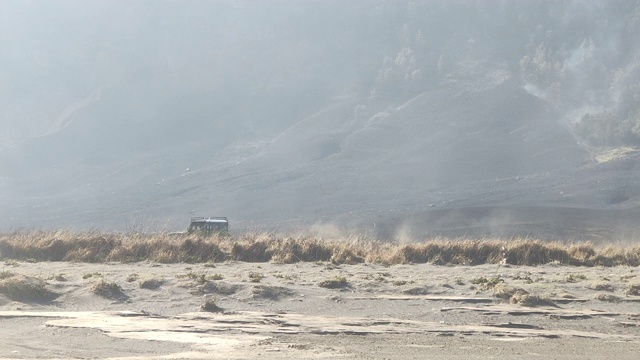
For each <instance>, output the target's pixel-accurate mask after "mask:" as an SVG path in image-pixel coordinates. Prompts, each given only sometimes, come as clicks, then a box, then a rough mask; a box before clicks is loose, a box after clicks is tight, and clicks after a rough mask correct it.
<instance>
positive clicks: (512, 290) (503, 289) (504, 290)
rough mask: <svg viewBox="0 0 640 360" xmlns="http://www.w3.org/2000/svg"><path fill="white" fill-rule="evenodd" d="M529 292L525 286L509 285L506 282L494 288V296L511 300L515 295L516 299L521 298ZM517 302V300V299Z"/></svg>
mask: <svg viewBox="0 0 640 360" xmlns="http://www.w3.org/2000/svg"><path fill="white" fill-rule="evenodd" d="M528 294H529V292H528V291H526V290H525V289H523V288H519V287H515V286H509V285H505V284H498V285H496V286H495V287H494V288H493V296H495V297H497V298H500V299H504V300H509V301H511V299H512V298H514V296H516V298H515V299H516V300H518V299H520V298H521V297H522V296H523V295H528ZM516 302H517V301H516Z"/></svg>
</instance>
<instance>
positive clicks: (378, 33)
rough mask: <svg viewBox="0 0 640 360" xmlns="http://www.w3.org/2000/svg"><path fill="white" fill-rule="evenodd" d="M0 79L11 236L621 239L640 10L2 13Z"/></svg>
mask: <svg viewBox="0 0 640 360" xmlns="http://www.w3.org/2000/svg"><path fill="white" fill-rule="evenodd" d="M0 79H1V81H0V127H1V129H2V131H1V132H0V199H2V200H1V202H2V206H0V229H1V230H3V231H6V230H10V229H19V228H51V227H65V228H66V227H73V228H80V229H86V228H101V229H116V230H124V229H127V228H130V227H131V226H138V227H141V228H144V229H145V230H148V229H151V230H156V229H176V228H180V227H182V226H183V225H184V223H185V221H186V220H187V219H188V216H190V214H196V215H203V216H209V215H211V216H216V215H217V216H229V217H230V218H231V219H232V227H233V226H235V227H236V228H258V229H295V228H299V227H304V226H309V225H313V224H334V225H336V226H340V227H344V228H346V229H352V230H354V231H364V232H371V233H374V234H378V235H380V236H382V237H391V238H392V237H398V236H400V235H402V234H409V235H411V236H413V237H420V236H425V235H426V234H444V235H454V236H458V235H479V236H484V235H496V234H497V235H522V234H524V235H529V234H531V235H532V236H542V237H553V236H566V237H589V238H593V237H594V236H595V237H597V236H607V235H610V234H611V233H613V232H615V231H618V232H620V233H622V234H623V235H625V234H629V233H631V231H633V232H634V233H635V229H634V228H632V227H631V225H630V224H632V223H634V222H635V221H634V219H635V216H636V213H637V210H636V207H637V205H638V199H639V198H638V194H640V193H639V189H640V182H639V181H637V180H636V179H637V178H638V177H637V175H638V173H637V169H638V151H637V150H636V147H637V146H639V145H640V85H639V84H640V1H616V2H605V1H603V2H597V1H589V2H582V1H535V2H534V1H530V2H515V1H488V0H487V1H476V2H469V1H459V2H457V1H406V2H405V1H393V2H391V1H349V2H344V1H324V0H323V1H304V2H300V1H276V0H270V1H259V2H254V1H216V2H201V1H129V2H109V1H95V2H85V1H73V0H70V1H50V2H41V1H3V2H1V3H0ZM562 219H570V220H571V221H570V223H566V224H564V225H563V220H562ZM594 228H598V229H603V228H606V229H610V230H606V231H604V230H603V231H600V232H598V231H595V230H594V231H592V230H593V229H594ZM399 234H400V235H399ZM594 234H595V235H594Z"/></svg>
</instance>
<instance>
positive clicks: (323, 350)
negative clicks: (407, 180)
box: [0, 261, 640, 359]
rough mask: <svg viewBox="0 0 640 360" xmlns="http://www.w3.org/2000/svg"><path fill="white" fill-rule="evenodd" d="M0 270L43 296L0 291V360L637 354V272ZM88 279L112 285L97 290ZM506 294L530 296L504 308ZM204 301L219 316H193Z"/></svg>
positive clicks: (278, 267) (551, 267)
mask: <svg viewBox="0 0 640 360" xmlns="http://www.w3.org/2000/svg"><path fill="white" fill-rule="evenodd" d="M0 272H2V273H4V274H5V277H7V276H8V275H10V276H11V277H20V278H22V279H30V280H33V281H44V282H45V284H46V285H45V287H46V289H47V290H50V291H52V292H55V294H56V295H55V296H56V297H55V299H50V300H47V301H39V302H38V301H27V300H23V301H16V300H15V296H13V295H11V294H9V295H10V296H7V293H6V292H5V294H0V339H1V341H0V358H1V359H85V358H109V359H200V358H221V359H251V358H262V359H306V358H309V359H311V358H331V359H417V358H441V359H474V358H475V359H490V358H494V359H604V358H616V359H637V358H638V351H640V296H638V292H637V290H638V286H637V284H640V277H638V271H637V268H635V267H628V266H619V267H572V266H564V265H555V264H548V265H543V266H535V267H529V266H513V265H497V264H491V265H479V266H461V265H456V266H437V265H431V264H407V265H393V266H385V265H377V264H368V263H365V264H356V265H335V264H332V263H328V262H322V263H320V262H318V263H311V262H307V263H296V264H275V263H247V262H237V261H226V262H222V263H216V264H156V263H150V262H139V263H133V264H121V263H106V264H88V263H75V262H35V263H29V262H16V261H6V262H5V263H4V264H2V265H0ZM331 281H333V282H331ZM99 283H106V284H117V285H118V286H117V287H115V289H116V291H115V292H113V293H104V292H103V293H101V294H97V293H96V292H94V289H95V288H96V284H99ZM332 284H333V285H335V286H336V288H326V287H323V286H331V285H332ZM321 285H323V286H321ZM634 285H635V286H634ZM120 290H121V292H119V291H120ZM523 290H524V291H523ZM514 291H515V292H518V291H519V292H520V293H522V294H524V293H525V292H526V293H529V295H530V296H531V299H537V300H538V301H537V302H536V301H533V302H530V303H529V302H527V301H519V302H518V301H517V300H516V301H514V300H511V301H510V300H509V294H511V293H513V292H514ZM505 293H506V294H507V295H506V296H505ZM105 296H106V297H105ZM11 297H14V299H11ZM208 300H210V301H209V303H211V304H212V301H213V302H214V303H215V305H216V306H218V307H219V309H217V311H213V312H211V311H204V310H202V309H201V306H202V305H203V304H204V303H205V302H207V301H208Z"/></svg>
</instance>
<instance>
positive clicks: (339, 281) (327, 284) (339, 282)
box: [318, 276, 349, 289]
mask: <svg viewBox="0 0 640 360" xmlns="http://www.w3.org/2000/svg"><path fill="white" fill-rule="evenodd" d="M318 286H320V287H322V288H325V289H342V288H346V287H349V282H348V281H347V278H345V277H343V276H336V277H335V278H333V279H327V280H324V281H321V282H320V283H318Z"/></svg>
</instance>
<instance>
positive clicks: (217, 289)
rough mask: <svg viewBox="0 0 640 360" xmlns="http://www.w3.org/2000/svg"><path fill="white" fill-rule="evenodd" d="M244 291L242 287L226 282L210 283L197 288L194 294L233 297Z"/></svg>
mask: <svg viewBox="0 0 640 360" xmlns="http://www.w3.org/2000/svg"><path fill="white" fill-rule="evenodd" d="M241 289H242V286H241V285H235V284H230V283H227V282H224V281H218V282H214V281H208V282H207V283H206V284H204V285H202V286H201V287H198V288H196V290H195V291H194V293H196V294H218V295H233V294H235V293H237V292H238V291H240V290H241Z"/></svg>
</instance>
